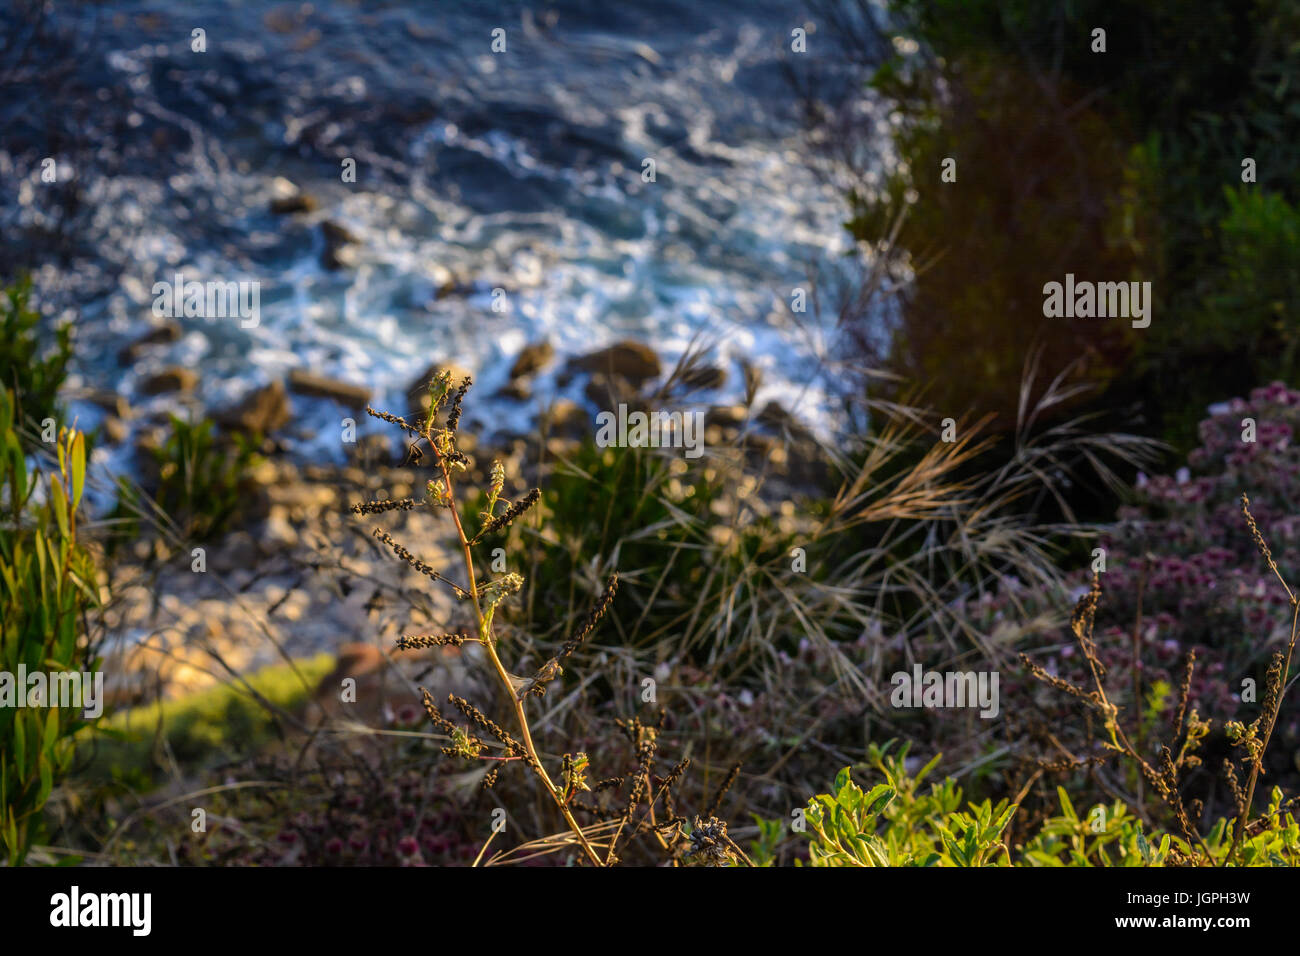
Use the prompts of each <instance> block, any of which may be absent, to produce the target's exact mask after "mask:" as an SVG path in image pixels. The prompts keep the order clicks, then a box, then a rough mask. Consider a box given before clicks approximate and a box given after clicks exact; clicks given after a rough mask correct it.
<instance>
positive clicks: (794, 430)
mask: <svg viewBox="0 0 1300 956" xmlns="http://www.w3.org/2000/svg"><path fill="white" fill-rule="evenodd" d="M758 421H759V423H760V424H762V425H766V426H767V427H768V428H770V429H772V430H773V431H776V432H782V433H784V434H786V435H788V436H790V437H791V438H794V439H798V440H812V437H813V436H812V432H810V431H809V430H808V429H807V428H806V427H805V426H804V424H803V423H802V422H800V421H799V419H797V418H795V417H794V416H793V415H791V414H790V413H789V412H788V411H786V409H785V408H784V407H783V406H782V405H781V403H780V402H776V401H772V402H768V403H767V404H766V405H764V406H763V410H762V411H761V412H759V413H758Z"/></svg>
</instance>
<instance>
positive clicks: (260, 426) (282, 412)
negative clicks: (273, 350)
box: [213, 382, 293, 435]
mask: <svg viewBox="0 0 1300 956" xmlns="http://www.w3.org/2000/svg"><path fill="white" fill-rule="evenodd" d="M292 415H293V409H292V407H291V406H290V404H289V396H288V394H287V393H286V392H285V390H284V385H283V384H282V383H281V382H272V383H271V384H270V385H267V386H265V387H263V388H259V389H255V390H254V391H252V392H250V393H249V394H248V395H246V396H245V397H244V399H243V400H242V401H241V402H239V403H238V404H237V405H234V406H232V407H231V408H227V409H223V410H221V411H219V412H217V413H216V414H215V415H214V416H213V418H215V419H216V421H217V423H218V424H219V425H221V426H222V427H223V428H226V429H228V430H230V431H241V432H257V433H259V434H262V435H268V434H270V433H271V432H273V431H276V430H277V429H280V428H283V427H284V426H285V425H286V424H288V422H289V419H290V418H291V417H292Z"/></svg>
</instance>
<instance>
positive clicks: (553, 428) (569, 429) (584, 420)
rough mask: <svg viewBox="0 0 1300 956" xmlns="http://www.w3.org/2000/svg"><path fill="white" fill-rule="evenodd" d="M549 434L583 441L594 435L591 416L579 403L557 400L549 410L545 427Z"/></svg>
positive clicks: (565, 399)
mask: <svg viewBox="0 0 1300 956" xmlns="http://www.w3.org/2000/svg"><path fill="white" fill-rule="evenodd" d="M544 427H545V428H546V430H547V433H548V434H550V435H558V436H560V437H568V438H575V439H582V438H585V437H587V436H589V435H591V434H592V425H591V416H590V415H589V414H587V411H586V409H584V408H583V407H582V406H581V405H579V404H578V403H577V402H574V401H570V400H569V399H567V398H560V399H556V400H555V401H554V402H553V403H552V404H551V407H550V408H549V409H548V410H547V412H546V416H545V426H544Z"/></svg>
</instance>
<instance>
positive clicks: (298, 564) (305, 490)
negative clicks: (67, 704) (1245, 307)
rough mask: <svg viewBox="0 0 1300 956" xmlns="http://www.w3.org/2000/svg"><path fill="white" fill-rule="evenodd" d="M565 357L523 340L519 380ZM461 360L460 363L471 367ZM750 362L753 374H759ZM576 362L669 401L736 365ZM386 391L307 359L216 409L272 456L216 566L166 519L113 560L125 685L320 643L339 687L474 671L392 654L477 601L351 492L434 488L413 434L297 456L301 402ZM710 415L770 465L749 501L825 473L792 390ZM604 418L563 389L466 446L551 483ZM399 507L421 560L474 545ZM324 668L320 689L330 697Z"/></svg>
mask: <svg viewBox="0 0 1300 956" xmlns="http://www.w3.org/2000/svg"><path fill="white" fill-rule="evenodd" d="M165 328H166V326H160V327H159V328H158V329H156V330H154V331H151V332H150V333H148V334H147V335H145V336H142V337H141V338H139V339H137V340H136V341H135V342H133V343H131V345H129V346H128V347H127V348H126V349H124V350H123V356H124V357H133V356H138V355H140V354H143V353H144V352H145V351H146V350H148V349H150V348H152V347H156V346H160V345H164V344H166V343H167V342H169V341H172V340H173V339H174V333H172V332H165V331H161V329H165ZM555 361H556V356H555V350H554V348H553V347H552V346H551V345H550V344H549V343H547V342H544V341H543V342H538V343H534V344H532V345H529V346H527V347H526V348H524V349H523V350H522V351H521V352H520V353H519V354H518V355H517V357H516V359H515V361H514V365H513V367H512V370H511V379H510V384H509V386H508V387H507V389H506V390H505V391H506V392H507V395H506V397H509V398H517V399H520V400H522V398H523V397H526V396H528V395H529V393H530V388H531V384H532V380H533V378H534V376H535V375H536V374H537V373H538V372H539V371H540V370H542V369H544V368H546V367H547V366H548V365H550V364H551V363H554V362H555ZM443 367H444V366H441V365H434V366H432V367H431V368H430V369H429V370H428V371H427V372H426V373H424V374H422V375H421V376H420V377H419V378H418V379H416V380H415V381H413V382H412V383H411V384H410V386H409V387H408V389H407V390H406V396H407V400H408V407H407V408H406V409H405V410H402V411H404V412H405V413H406V414H408V415H409V416H418V415H419V414H421V413H422V412H423V411H424V410H425V408H427V398H424V397H423V392H424V388H425V385H426V384H427V382H428V380H429V379H430V378H431V377H432V376H433V375H434V374H435V373H436V372H438V371H439V370H441V369H442V368H443ZM447 368H449V369H450V370H451V371H452V373H453V376H456V377H458V378H459V377H461V376H463V375H465V374H468V373H467V372H466V371H465V370H463V369H458V368H456V367H454V366H447ZM187 371H188V370H187ZM742 371H743V374H745V375H746V376H747V377H748V376H751V375H754V374H755V373H753V371H752V370H750V369H748V368H746V369H743V370H742ZM190 374H192V373H190ZM560 376H561V377H563V378H564V379H565V380H566V381H574V380H575V379H576V378H577V377H578V376H584V377H585V381H586V384H585V388H584V393H585V395H586V397H587V398H588V400H589V401H590V402H591V404H592V405H594V406H596V407H598V408H600V407H616V406H617V404H618V403H620V402H621V403H626V404H628V405H630V406H633V407H637V408H650V407H654V408H664V407H668V406H670V405H672V404H674V403H676V404H684V403H687V402H689V401H690V398H691V396H692V394H693V393H695V392H698V391H699V390H700V389H704V388H710V387H713V386H714V385H715V384H716V383H717V382H718V381H719V379H723V378H725V376H726V371H725V370H723V369H720V368H716V367H712V366H706V365H700V364H694V365H689V364H688V365H686V366H685V367H681V366H679V367H677V368H674V369H671V370H667V371H666V372H665V370H664V368H663V366H662V363H661V362H660V360H659V357H658V356H657V354H656V353H655V351H654V350H653V349H652V348H650V347H649V346H647V345H644V344H642V343H636V342H620V343H616V344H615V345H612V346H610V347H608V348H603V349H600V350H598V351H594V352H592V353H590V354H587V355H583V356H579V357H577V358H574V359H571V360H569V361H568V362H567V363H566V364H565V365H564V366H563V367H562V368H561V370H560ZM187 380H188V376H186V375H181V374H177V375H176V376H175V377H174V378H172V379H169V380H168V381H167V382H159V383H158V385H159V388H160V389H162V391H164V392H165V391H167V389H165V388H163V386H164V385H166V386H172V385H175V386H177V387H176V388H173V389H171V391H174V392H177V393H181V394H183V393H184V391H185V388H184V384H185V382H186V381H187ZM580 384H581V383H580ZM749 393H750V395H751V396H752V394H753V389H752V388H751V389H750V391H749ZM370 398H371V396H370V395H369V392H368V390H366V389H364V388H361V387H359V386H357V385H355V384H351V383H346V382H337V381H334V380H330V379H326V378H323V377H321V376H316V375H313V374H311V373H309V372H306V371H302V372H296V373H293V374H291V375H290V376H288V378H287V380H286V381H285V382H273V383H271V384H269V385H267V386H264V387H262V388H258V389H254V390H253V391H251V392H250V393H248V395H246V396H245V397H244V398H243V399H242V400H241V401H239V402H238V403H237V404H235V405H232V406H229V407H226V408H221V409H216V410H215V411H213V412H211V417H212V419H213V420H214V421H215V422H216V423H217V424H218V426H219V428H220V430H221V433H222V434H225V435H233V434H236V433H242V434H260V435H261V436H263V444H262V446H261V451H262V452H263V453H264V458H263V460H262V462H261V463H260V464H259V465H258V466H257V467H256V468H255V469H253V471H252V473H251V474H249V475H247V476H245V477H246V479H247V480H246V482H245V501H244V506H243V507H242V508H241V510H240V518H239V523H238V524H237V526H236V527H235V528H234V529H233V530H230V531H228V532H226V533H225V534H223V535H222V536H221V537H220V538H218V539H217V540H216V541H213V542H209V543H206V544H204V545H201V547H203V561H204V563H205V568H206V569H205V570H204V571H203V572H202V573H198V572H196V571H195V570H194V569H193V564H194V560H193V555H194V552H193V549H192V548H191V547H190V546H189V545H188V544H187V543H186V542H182V541H178V540H175V539H168V538H167V536H166V535H162V534H157V533H150V534H147V535H145V536H143V537H141V538H140V539H138V540H136V541H134V542H132V543H131V544H130V545H129V547H128V548H127V549H126V551H125V553H121V554H119V556H118V557H117V558H115V560H114V561H113V562H112V572H111V574H112V578H111V582H110V584H111V587H110V591H111V593H112V594H113V596H114V599H113V604H112V606H111V608H110V610H109V615H108V619H107V623H108V630H109V634H110V635H112V640H111V641H110V646H109V648H108V652H107V664H106V668H105V669H106V672H107V673H108V674H109V681H108V684H109V689H110V696H111V697H112V698H113V699H114V700H116V701H117V702H119V703H138V702H143V701H146V700H149V699H153V698H157V697H175V696H181V695H184V694H188V693H192V692H194V691H197V690H202V689H203V688H205V687H208V686H211V685H212V684H214V683H216V682H218V681H221V680H226V679H229V678H230V677H231V676H232V675H233V674H235V673H238V674H249V673H252V672H253V671H256V670H258V669H260V668H262V667H266V666H269V665H273V664H276V663H282V662H284V661H286V660H288V659H291V658H299V657H303V656H305V655H309V654H314V653H318V652H320V651H329V652H331V653H334V654H336V655H337V656H338V658H339V660H340V665H339V666H340V668H341V669H342V670H340V671H339V672H337V673H335V674H331V675H330V677H329V678H327V680H326V682H325V684H328V685H329V687H333V688H337V686H338V681H339V680H340V679H341V678H342V677H343V676H355V677H357V679H358V681H359V682H360V681H361V680H362V679H363V678H364V679H365V680H371V681H373V680H376V679H382V675H384V674H385V673H388V671H387V669H388V667H390V666H392V667H396V668H398V669H399V671H400V675H398V678H399V679H397V680H395V681H393V689H394V694H395V696H393V697H392V698H391V700H392V701H394V706H400V705H403V704H405V705H409V704H410V703H412V702H413V698H411V696H410V694H409V691H408V690H407V688H409V686H410V682H409V681H407V680H402V679H400V676H402V675H404V676H405V677H407V678H411V677H414V676H415V675H416V674H421V673H422V674H423V676H422V677H421V680H422V681H423V682H424V683H425V684H426V685H429V684H430V682H432V686H431V689H436V690H438V691H439V692H440V693H444V694H445V693H447V692H451V691H454V692H456V693H458V694H462V695H465V694H466V692H467V691H471V690H474V689H475V688H473V687H472V678H471V676H470V675H471V673H472V671H473V669H472V668H468V667H466V665H465V662H464V660H462V657H461V654H460V653H459V652H458V651H456V650H455V649H448V650H449V652H448V653H439V654H437V655H436V656H435V658H434V659H428V658H422V657H419V656H415V655H400V656H395V655H393V654H392V652H391V648H392V647H393V645H394V643H395V641H396V639H397V637H398V636H400V635H401V634H403V633H414V632H418V631H421V630H429V629H446V628H450V627H453V626H455V625H456V624H457V623H464V622H460V621H459V620H458V615H463V611H462V609H460V608H458V607H457V606H456V602H455V601H454V600H452V599H451V597H450V596H449V595H448V594H447V593H445V592H443V591H440V590H439V589H437V588H433V587H430V586H429V581H428V580H427V578H425V577H423V576H422V575H420V574H418V573H417V572H414V571H412V570H411V569H410V568H407V567H406V566H405V565H403V564H402V563H401V562H398V561H396V560H394V559H393V557H392V555H391V554H390V553H389V552H388V551H387V550H386V549H384V548H383V547H382V546H381V545H380V544H379V543H378V542H376V541H375V540H374V539H373V538H372V537H371V535H370V530H371V524H370V523H368V522H367V520H366V519H364V518H357V517H355V516H353V515H352V514H350V513H349V512H348V510H347V509H348V508H349V506H350V505H351V504H353V503H355V502H357V501H364V500H368V499H372V498H384V497H394V498H402V497H408V496H412V495H414V496H416V497H419V496H420V494H421V490H420V489H421V488H422V485H423V482H424V480H425V479H427V477H428V476H427V474H424V473H423V472H417V470H416V469H414V468H412V467H410V465H409V463H408V462H403V461H402V459H401V454H400V452H401V448H400V444H395V443H394V442H393V441H392V440H390V439H391V436H390V435H385V434H371V435H368V436H359V437H358V440H357V441H356V443H355V444H353V445H349V446H345V451H346V455H347V461H346V463H342V464H336V463H324V464H321V463H311V462H303V461H301V460H295V459H294V457H293V456H292V455H290V454H288V452H287V451H286V449H285V448H284V447H283V446H282V445H281V444H280V443H279V442H277V440H276V435H277V432H279V431H280V430H281V429H283V428H284V427H286V426H287V425H288V424H289V423H290V422H292V421H293V418H294V405H295V403H297V402H308V401H330V402H335V403H336V404H338V405H340V406H342V407H343V408H345V409H347V410H348V412H349V414H353V415H356V416H357V417H358V418H359V417H361V416H364V414H365V413H364V408H365V406H366V404H368V403H369V401H370ZM97 403H98V404H101V405H102V407H105V409H106V410H107V411H108V413H109V414H108V418H107V419H106V422H105V427H104V429H103V433H104V435H105V436H106V437H107V438H108V440H109V441H110V442H111V441H113V440H114V438H115V436H116V437H117V438H118V439H119V440H124V438H125V431H126V429H125V425H124V424H119V425H113V424H111V423H112V422H113V421H114V420H116V421H117V422H119V423H124V421H125V420H127V419H129V417H130V416H131V415H132V411H131V409H130V407H129V405H128V403H127V402H126V400H125V399H123V398H122V397H121V396H110V397H108V398H100V399H99V400H98V401H97ZM395 411H396V410H395ZM705 421H706V427H705V433H704V438H705V445H706V448H707V449H708V454H707V456H706V458H705V459H704V461H703V462H701V465H702V466H703V467H709V466H710V464H709V463H710V462H714V463H715V464H716V463H717V462H720V461H722V460H727V461H730V462H732V463H737V464H739V463H743V464H744V466H745V469H746V471H747V472H752V473H755V474H761V475H763V476H764V482H763V484H762V487H763V488H764V491H763V493H762V494H760V495H758V496H755V498H754V499H752V500H750V501H748V502H747V505H748V506H749V507H751V508H754V509H756V512H757V513H763V512H765V511H768V512H770V511H773V510H777V509H780V508H781V503H782V502H786V504H787V507H788V499H789V498H791V497H792V496H794V495H796V494H798V493H800V492H801V491H806V490H810V489H811V488H813V487H814V486H816V484H817V483H818V482H819V481H820V480H821V479H823V478H824V477H825V474H826V465H825V455H824V453H823V452H822V450H821V448H820V447H819V446H818V444H817V442H816V440H815V439H814V438H813V436H812V434H811V433H810V432H809V431H808V429H806V428H804V427H803V426H802V425H801V424H800V423H799V422H798V421H797V420H796V419H795V418H794V417H793V416H792V415H790V414H789V413H788V412H786V411H785V410H784V409H783V408H781V407H780V406H779V405H776V403H769V404H768V405H767V406H765V407H763V408H762V409H759V410H755V409H754V408H753V407H752V406H745V405H734V406H712V407H709V409H708V411H707V413H706V416H705ZM167 428H168V426H167V424H165V423H164V422H162V421H156V420H154V421H150V422H148V423H146V427H144V428H142V429H138V430H137V437H136V439H135V449H134V451H135V460H136V462H137V463H138V466H139V468H140V472H141V481H142V484H143V485H144V487H145V488H146V489H148V488H149V485H150V483H151V482H152V481H155V480H156V478H157V458H156V456H155V454H154V453H155V452H156V450H157V449H159V448H160V447H162V443H163V442H164V441H165V438H166V434H167ZM593 434H594V425H593V416H592V413H591V412H590V411H589V410H588V409H586V408H584V407H582V406H581V405H579V404H578V403H576V402H573V401H571V400H567V399H557V400H555V401H553V402H552V403H551V404H550V405H549V406H548V407H547V409H546V411H545V412H544V413H543V414H542V415H541V416H540V418H539V419H538V421H537V423H536V428H535V430H534V432H533V433H532V434H528V435H509V436H505V437H504V438H501V437H500V436H498V438H497V439H494V441H493V444H492V446H491V447H488V446H483V447H480V446H479V444H478V442H477V441H476V440H475V437H474V435H473V434H472V433H469V432H462V436H461V447H462V450H464V451H465V452H466V453H467V454H468V455H469V458H470V462H471V465H470V469H469V473H468V479H469V480H470V481H471V482H477V483H479V484H482V483H484V482H485V481H486V479H487V471H488V469H489V468H490V466H491V463H492V461H493V460H497V459H499V460H501V461H502V462H503V463H504V464H505V467H506V471H507V482H508V485H510V486H517V485H522V486H531V485H534V484H542V485H543V486H544V484H545V479H546V475H547V474H548V473H549V471H550V470H551V469H552V468H553V467H554V463H555V462H556V461H557V460H559V459H563V458H565V457H567V456H568V455H570V454H571V453H572V452H573V451H574V450H575V449H576V448H577V447H578V446H579V445H580V444H581V443H582V442H583V441H584V440H588V439H589V438H590V437H591V436H593ZM390 517H393V518H395V519H396V520H395V521H393V522H391V523H390V524H391V530H392V532H393V534H394V535H395V536H396V537H397V538H398V539H399V540H402V541H404V542H409V543H410V545H411V547H412V550H414V551H416V552H417V554H418V555H419V556H420V558H421V559H422V560H424V561H427V562H428V563H429V564H431V565H432V566H433V567H435V568H444V567H452V568H453V569H454V568H455V566H456V564H457V562H458V561H459V556H458V555H453V554H451V553H450V552H448V551H447V550H446V543H447V536H446V528H445V527H439V526H438V522H437V520H436V518H437V516H434V515H432V514H430V513H428V512H424V511H421V510H416V511H410V512H400V513H397V514H396V515H394V516H390ZM386 526H389V525H386ZM453 573H454V571H453ZM394 676H395V675H393V674H392V673H388V677H390V678H391V677H394ZM325 684H323V685H322V691H321V693H323V694H326V696H327V697H328V696H330V694H328V693H326V689H325ZM372 697H373V695H372Z"/></svg>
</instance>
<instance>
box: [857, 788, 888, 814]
mask: <svg viewBox="0 0 1300 956" xmlns="http://www.w3.org/2000/svg"><path fill="white" fill-rule="evenodd" d="M894 796H895V790H894V788H893V787H891V786H889V785H888V784H884V783H879V784H876V786H874V787H872V788H871V792H870V793H868V794H867V796H866V799H865V800H863V801H862V803H863V806H865V807H866V814H867V816H868V817H874V816H876V815H877V814H880V813H883V812H884V810H885V808H886V807H888V806H889V804H890V803H891V802H893V799H894Z"/></svg>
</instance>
